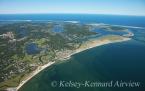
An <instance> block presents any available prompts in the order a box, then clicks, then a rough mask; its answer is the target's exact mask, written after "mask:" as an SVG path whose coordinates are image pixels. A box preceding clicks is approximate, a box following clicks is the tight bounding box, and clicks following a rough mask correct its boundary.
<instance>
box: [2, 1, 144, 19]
mask: <svg viewBox="0 0 145 91" xmlns="http://www.w3.org/2000/svg"><path fill="white" fill-rule="evenodd" d="M15 13H87V14H119V15H142V16H145V0H0V14H15Z"/></svg>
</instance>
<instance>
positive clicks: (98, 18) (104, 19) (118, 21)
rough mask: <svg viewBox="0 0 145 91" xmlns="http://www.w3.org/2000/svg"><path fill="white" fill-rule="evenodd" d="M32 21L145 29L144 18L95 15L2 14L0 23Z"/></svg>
mask: <svg viewBox="0 0 145 91" xmlns="http://www.w3.org/2000/svg"><path fill="white" fill-rule="evenodd" d="M3 20H4V21H6V20H8V21H9V20H33V21H37V20H38V21H39V20H41V21H48V20H53V21H80V22H81V23H96V22H97V23H107V24H115V25H128V26H137V27H145V24H144V23H145V16H121V15H96V14H3V15H0V21H3Z"/></svg>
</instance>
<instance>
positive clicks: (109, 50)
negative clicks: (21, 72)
mask: <svg viewBox="0 0 145 91" xmlns="http://www.w3.org/2000/svg"><path fill="white" fill-rule="evenodd" d="M144 54H145V43H143V42H138V41H135V40H131V41H128V42H122V43H114V44H107V45H103V46H100V47H96V48H93V49H90V50H86V51H84V52H81V53H78V54H76V55H74V56H72V58H71V59H70V60H68V61H66V62H64V63H61V64H56V65H53V66H51V67H49V68H47V69H46V70H44V71H42V72H41V73H40V74H38V75H37V76H36V77H34V78H33V79H32V80H30V81H29V82H28V83H26V84H25V85H24V86H23V87H22V88H21V89H20V91H33V90H34V91H60V90H61V91H144V89H145V88H144V86H145V78H144V77H145V70H144V69H145V66H144V64H145V56H144ZM111 80H113V81H121V80H123V81H126V82H128V81H138V82H141V87H135V88H129V87H126V88H117V87H116V88H105V87H103V88H99V87H95V88H91V87H90V88H88V87H87V88H86V87H81V88H75V87H69V88H68V87H61V88H60V87H53V86H52V85H51V83H52V82H53V81H57V82H59V81H77V82H84V81H101V82H104V81H111Z"/></svg>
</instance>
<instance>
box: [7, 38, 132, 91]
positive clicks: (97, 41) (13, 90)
mask: <svg viewBox="0 0 145 91" xmlns="http://www.w3.org/2000/svg"><path fill="white" fill-rule="evenodd" d="M130 39H131V38H126V37H121V39H117V40H109V39H103V40H102V39H94V40H89V41H87V42H85V43H83V45H82V46H80V48H78V49H76V50H74V51H72V52H71V53H70V54H68V55H67V56H65V57H64V58H63V59H64V60H66V59H67V60H68V59H70V58H71V56H72V55H74V54H77V53H79V52H83V51H85V50H88V49H91V48H94V47H98V46H102V45H105V44H110V43H117V42H123V41H128V40H130ZM54 63H56V62H49V63H47V64H45V65H43V66H39V67H38V68H37V69H36V70H34V71H32V73H30V74H29V76H27V77H26V78H25V79H24V80H23V81H21V82H20V84H19V85H18V86H17V87H14V88H8V89H7V91H18V90H19V89H20V88H21V87H22V86H23V85H24V84H25V83H27V82H28V81H29V80H30V79H31V78H33V77H34V76H36V75H37V74H38V73H40V72H41V71H42V70H44V69H45V68H47V67H49V66H51V65H53V64H54Z"/></svg>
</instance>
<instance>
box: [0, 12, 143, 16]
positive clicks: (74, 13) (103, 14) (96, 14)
mask: <svg viewBox="0 0 145 91" xmlns="http://www.w3.org/2000/svg"><path fill="white" fill-rule="evenodd" d="M16 14H17V15H23V14H24V15H25V14H26V15H29V14H80V15H81V14H82V15H117V16H145V15H127V14H99V13H0V15H16Z"/></svg>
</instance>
